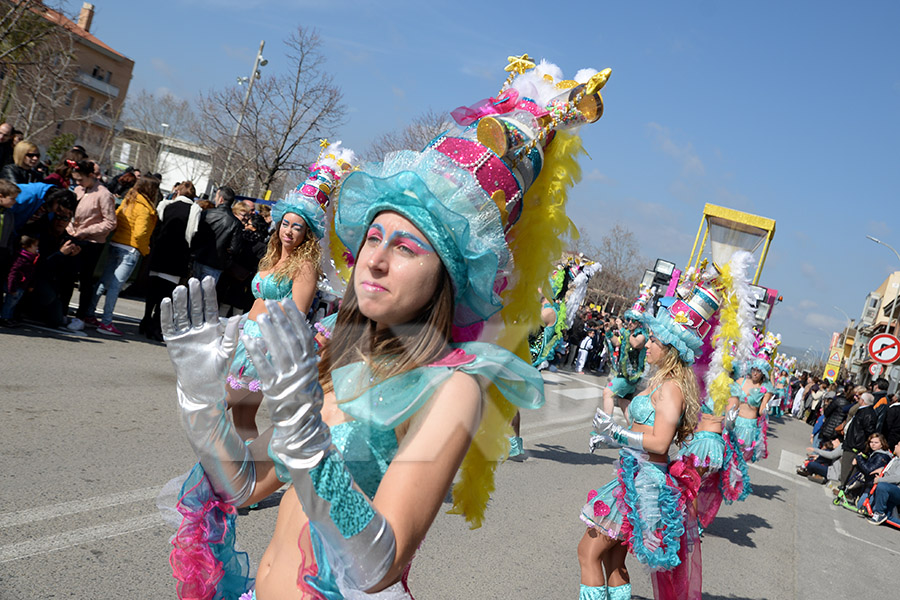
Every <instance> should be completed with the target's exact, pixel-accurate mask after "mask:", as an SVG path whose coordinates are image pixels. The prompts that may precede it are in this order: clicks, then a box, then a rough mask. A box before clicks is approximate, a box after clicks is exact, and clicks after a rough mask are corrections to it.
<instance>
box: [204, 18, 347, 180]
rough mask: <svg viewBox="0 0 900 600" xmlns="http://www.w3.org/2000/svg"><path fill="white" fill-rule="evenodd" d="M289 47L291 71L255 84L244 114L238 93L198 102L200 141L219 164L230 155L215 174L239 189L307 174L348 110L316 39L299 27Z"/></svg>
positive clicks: (213, 95)
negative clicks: (324, 140)
mask: <svg viewBox="0 0 900 600" xmlns="http://www.w3.org/2000/svg"><path fill="white" fill-rule="evenodd" d="M285 46H286V48H287V52H286V56H287V58H288V63H289V65H290V66H289V69H288V71H287V72H286V73H284V74H281V75H275V76H265V77H262V78H261V79H260V80H259V81H257V82H255V85H254V87H253V94H252V95H251V96H250V98H249V100H248V102H247V105H246V108H244V109H243V114H241V109H242V106H243V102H244V99H243V97H242V96H243V91H242V90H240V89H239V88H228V89H224V90H213V91H211V92H209V93H207V94H205V95H203V96H202V97H201V98H200V100H199V103H198V112H199V114H200V119H199V120H198V127H197V128H196V129H195V133H196V136H197V138H198V139H199V140H200V142H201V144H202V145H204V146H206V147H208V148H209V149H210V150H211V151H212V154H213V156H214V157H216V158H217V160H218V159H220V158H221V157H224V156H226V155H230V157H231V158H230V160H229V161H228V164H227V165H225V164H224V161H220V162H219V163H217V164H215V165H214V168H217V169H218V170H219V171H220V172H221V176H220V180H221V181H222V182H223V183H227V184H230V185H232V186H234V187H236V188H237V189H247V185H248V184H249V185H252V184H253V182H255V184H256V185H258V186H260V188H261V189H262V190H266V189H272V187H273V184H275V183H276V180H277V179H278V178H279V176H280V175H283V174H290V173H292V172H296V171H305V170H306V168H307V167H308V165H309V163H310V162H311V161H312V160H314V159H315V157H316V154H317V152H318V148H319V146H318V142H319V139H320V138H322V137H327V135H328V134H330V133H331V132H332V131H333V130H334V128H335V127H337V126H338V125H340V124H341V123H342V122H343V121H344V117H345V113H346V107H345V106H344V105H343V104H342V94H341V91H340V89H339V88H338V87H337V86H336V85H335V84H334V82H333V79H332V77H331V76H330V75H329V74H328V72H327V70H326V69H325V56H324V55H323V54H322V52H321V49H320V46H321V41H320V40H319V36H318V34H317V33H316V32H315V31H313V30H311V29H305V28H303V27H298V28H297V31H295V32H294V33H293V34H292V35H291V37H290V38H288V40H286V41H285ZM238 123H240V127H237V125H238ZM236 127H237V130H238V131H237V136H235V135H234V132H235V129H236ZM222 171H226V172H222ZM248 178H249V179H251V180H252V181H248ZM254 187H255V186H254Z"/></svg>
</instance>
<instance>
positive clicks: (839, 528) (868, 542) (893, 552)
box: [834, 519, 900, 556]
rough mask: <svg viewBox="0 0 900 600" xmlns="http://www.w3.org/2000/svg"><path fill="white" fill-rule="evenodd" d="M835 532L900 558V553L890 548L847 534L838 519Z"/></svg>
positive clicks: (835, 522) (835, 523) (835, 521)
mask: <svg viewBox="0 0 900 600" xmlns="http://www.w3.org/2000/svg"><path fill="white" fill-rule="evenodd" d="M834 530H835V531H837V532H838V533H839V534H841V535H843V536H846V537H848V538H850V539H852V540H856V541H857V542H865V543H866V544H869V545H870V546H875V547H876V548H879V549H881V550H886V551H888V552H890V553H891V554H896V555H897V556H900V552H897V551H896V550H891V549H890V548H885V547H884V546H880V545H878V544H876V543H875V542H870V541H869V540H866V539H863V538H860V537H856V536H855V535H853V534H850V533H847V532H846V531H844V529H843V528H842V527H841V524H840V523H839V522H838V520H837V519H835V520H834Z"/></svg>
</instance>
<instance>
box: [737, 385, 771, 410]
mask: <svg viewBox="0 0 900 600" xmlns="http://www.w3.org/2000/svg"><path fill="white" fill-rule="evenodd" d="M767 393H768V390H766V388H764V387H758V388H753V389H752V390H750V391H749V392H745V391H744V389H743V387H742V384H740V383H738V382H736V381H735V382H734V383H732V384H731V395H732V396H734V397H735V398H737V399H738V400H740V401H741V402H744V403H745V404H749V405H750V406H752V407H753V408H759V405H760V404H762V399H763V396H765V395H766V394H767Z"/></svg>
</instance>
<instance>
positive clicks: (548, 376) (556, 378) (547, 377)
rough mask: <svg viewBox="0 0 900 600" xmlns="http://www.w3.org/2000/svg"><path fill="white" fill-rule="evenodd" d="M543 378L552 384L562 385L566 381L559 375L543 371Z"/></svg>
mask: <svg viewBox="0 0 900 600" xmlns="http://www.w3.org/2000/svg"><path fill="white" fill-rule="evenodd" d="M541 377H543V378H544V381H545V382H550V383H562V382H563V381H564V380H563V378H562V377H560V376H559V374H558V373H551V372H550V371H541Z"/></svg>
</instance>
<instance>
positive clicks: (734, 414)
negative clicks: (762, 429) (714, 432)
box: [722, 406, 739, 431]
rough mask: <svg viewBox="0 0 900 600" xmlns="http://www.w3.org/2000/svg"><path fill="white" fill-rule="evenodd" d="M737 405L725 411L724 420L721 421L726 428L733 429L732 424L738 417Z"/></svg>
mask: <svg viewBox="0 0 900 600" xmlns="http://www.w3.org/2000/svg"><path fill="white" fill-rule="evenodd" d="M738 412H739V411H738V407H737V406H735V407H733V408H731V409H730V410H728V411H726V413H725V420H724V421H723V422H722V427H724V428H725V429H726V430H728V431H731V430H732V429H734V424H735V422H737V418H738Z"/></svg>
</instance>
